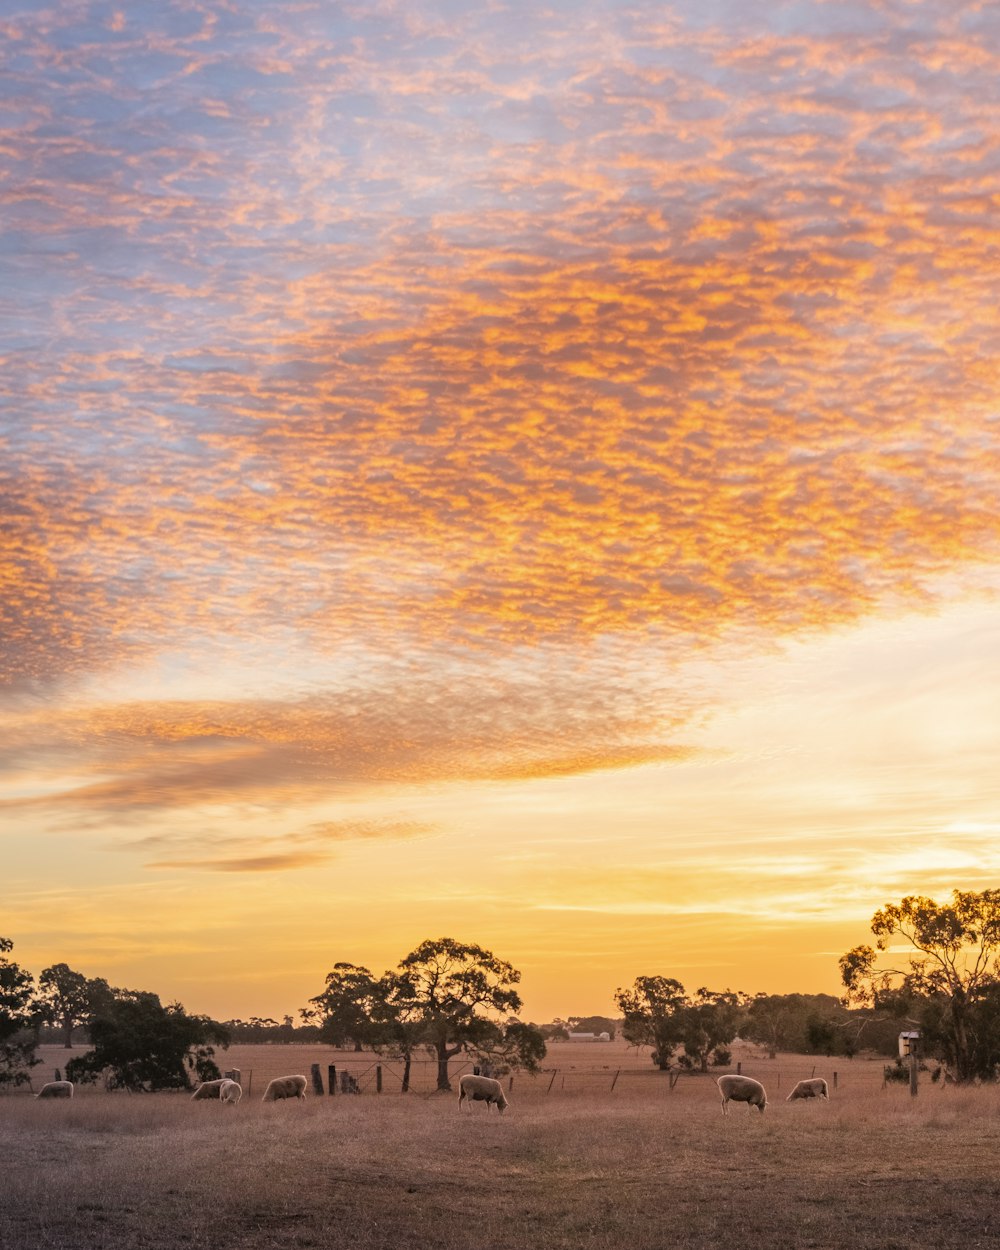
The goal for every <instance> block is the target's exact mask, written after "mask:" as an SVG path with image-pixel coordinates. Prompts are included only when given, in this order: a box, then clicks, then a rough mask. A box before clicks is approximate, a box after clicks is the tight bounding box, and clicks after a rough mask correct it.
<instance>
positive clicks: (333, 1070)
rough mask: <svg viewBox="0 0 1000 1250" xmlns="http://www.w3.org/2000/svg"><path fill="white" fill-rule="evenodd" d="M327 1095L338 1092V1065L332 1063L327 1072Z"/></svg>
mask: <svg viewBox="0 0 1000 1250" xmlns="http://www.w3.org/2000/svg"><path fill="white" fill-rule="evenodd" d="M326 1080H327V1093H330V1094H335V1093H336V1092H337V1065H336V1064H335V1063H331V1064H330V1066H329V1067H328V1068H327V1070H326Z"/></svg>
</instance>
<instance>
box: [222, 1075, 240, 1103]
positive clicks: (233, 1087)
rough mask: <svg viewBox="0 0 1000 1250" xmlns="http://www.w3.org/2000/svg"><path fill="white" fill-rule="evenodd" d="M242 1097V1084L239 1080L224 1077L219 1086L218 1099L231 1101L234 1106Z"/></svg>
mask: <svg viewBox="0 0 1000 1250" xmlns="http://www.w3.org/2000/svg"><path fill="white" fill-rule="evenodd" d="M242 1097H243V1086H242V1085H241V1084H240V1083H239V1081H233V1080H230V1079H229V1077H226V1078H225V1079H224V1080H223V1082H222V1084H221V1086H220V1087H219V1101H220V1102H228V1103H231V1104H232V1105H233V1106H234V1107H235V1106H236V1104H237V1103H238V1102H239V1100H240V1099H241V1098H242Z"/></svg>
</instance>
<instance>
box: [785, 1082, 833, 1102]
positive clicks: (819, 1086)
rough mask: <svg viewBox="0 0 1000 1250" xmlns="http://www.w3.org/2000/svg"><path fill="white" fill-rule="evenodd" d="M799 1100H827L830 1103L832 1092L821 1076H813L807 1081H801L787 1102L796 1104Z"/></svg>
mask: <svg viewBox="0 0 1000 1250" xmlns="http://www.w3.org/2000/svg"><path fill="white" fill-rule="evenodd" d="M799 1098H825V1099H827V1101H829V1098H830V1090H829V1087H828V1086H827V1083H826V1081H824V1080H823V1078H822V1077H821V1076H813V1077H810V1078H809V1079H808V1080H807V1081H799V1083H798V1085H796V1086H795V1088H794V1089H793V1090H792V1092H791V1093H790V1094H789V1095H788V1097H787V1098H786V1099H785V1102H795V1101H796V1100H797V1099H799Z"/></svg>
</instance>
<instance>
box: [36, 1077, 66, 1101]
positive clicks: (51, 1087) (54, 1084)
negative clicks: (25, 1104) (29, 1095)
mask: <svg viewBox="0 0 1000 1250" xmlns="http://www.w3.org/2000/svg"><path fill="white" fill-rule="evenodd" d="M35 1097H36V1098H72V1097H73V1082H72V1081H46V1083H45V1084H44V1085H43V1086H42V1088H41V1089H40V1090H39V1091H38V1093H37V1094H36V1095H35Z"/></svg>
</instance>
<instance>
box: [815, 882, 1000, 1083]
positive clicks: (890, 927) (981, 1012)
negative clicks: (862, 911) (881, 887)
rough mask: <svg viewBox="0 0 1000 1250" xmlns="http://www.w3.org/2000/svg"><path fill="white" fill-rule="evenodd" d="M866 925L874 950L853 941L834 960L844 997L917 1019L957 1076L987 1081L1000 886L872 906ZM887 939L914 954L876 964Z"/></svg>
mask: <svg viewBox="0 0 1000 1250" xmlns="http://www.w3.org/2000/svg"><path fill="white" fill-rule="evenodd" d="M871 929H872V933H873V934H874V935H875V938H876V943H875V947H876V948H875V949H873V948H872V947H871V946H866V945H862V946H856V947H854V948H853V949H852V950H849V951H848V952H847V953H846V954H844V955H842V956H841V958H840V972H841V977H842V980H843V983H844V986H845V988H846V990H847V1001H848V1002H850V1003H853V1004H855V1005H863V1006H866V1007H869V1008H875V1009H883V1010H892V1011H894V1012H895V1013H896V1014H898V1015H899V1017H900V1019H907V1020H909V1021H912V1022H914V1023H918V1024H921V1025H922V1026H923V1027H922V1032H924V1033H925V1038H924V1040H925V1044H927V1045H928V1047H929V1048H932V1051H931V1053H936V1054H937V1055H938V1056H939V1057H940V1058H941V1059H943V1060H944V1061H945V1062H946V1063H947V1064H948V1067H949V1069H950V1070H951V1072H952V1074H953V1075H954V1077H955V1079H956V1080H957V1081H960V1082H964V1081H972V1080H975V1079H977V1078H984V1077H985V1078H987V1079H992V1078H993V1076H994V1074H995V1068H996V1064H997V1062H998V1061H1000V1037H998V1035H997V1032H996V1024H997V1002H998V999H1000V967H998V954H1000V890H983V891H982V892H981V893H976V892H974V891H969V892H965V891H961V890H954V891H952V897H951V902H950V903H947V904H941V905H939V904H938V903H936V902H935V901H934V900H933V899H930V898H925V897H923V896H922V895H908V896H907V897H906V898H904V899H902V900H901V902H900V903H898V904H891V903H890V904H887V905H886V906H885V907H882V908H881V909H880V910H879V911H877V912H876V913H875V915H874V916H873V917H872V922H871ZM894 937H900V938H902V939H903V940H904V941H905V942H907V943H909V945H910V947H911V948H912V950H913V952H914V953H913V954H912V955H911V956H910V957H909V958H908V959H907V960H906V961H905V962H903V963H902V964H901V966H891V967H880V966H879V965H878V960H879V952H883V951H887V950H888V949H889V943H890V940H891V939H892V938H894Z"/></svg>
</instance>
